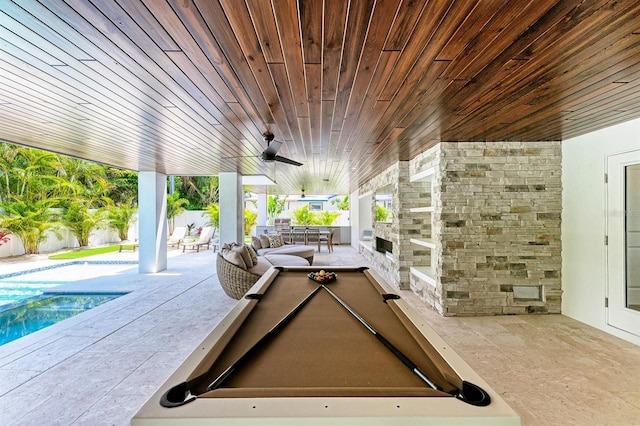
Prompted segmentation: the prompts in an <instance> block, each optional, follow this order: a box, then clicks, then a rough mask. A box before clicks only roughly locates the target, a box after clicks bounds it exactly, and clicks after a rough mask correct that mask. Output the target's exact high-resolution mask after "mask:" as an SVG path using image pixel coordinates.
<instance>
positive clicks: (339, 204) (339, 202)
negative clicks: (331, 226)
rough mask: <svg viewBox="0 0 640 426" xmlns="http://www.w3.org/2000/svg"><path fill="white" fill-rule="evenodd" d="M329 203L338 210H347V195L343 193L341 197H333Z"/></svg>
mask: <svg viewBox="0 0 640 426" xmlns="http://www.w3.org/2000/svg"><path fill="white" fill-rule="evenodd" d="M331 204H333V205H334V206H336V208H337V209H338V210H349V196H348V195H345V196H344V198H343V199H339V198H334V199H333V200H331Z"/></svg>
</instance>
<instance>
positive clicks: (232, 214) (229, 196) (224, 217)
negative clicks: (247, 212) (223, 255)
mask: <svg viewBox="0 0 640 426" xmlns="http://www.w3.org/2000/svg"><path fill="white" fill-rule="evenodd" d="M218 191H219V197H220V246H222V245H223V244H226V243H232V242H239V243H242V240H243V238H244V235H243V234H244V230H243V221H244V208H243V207H244V206H243V204H242V203H243V191H242V175H241V174H240V173H236V172H225V173H220V179H219V189H218Z"/></svg>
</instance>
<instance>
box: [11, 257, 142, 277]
mask: <svg viewBox="0 0 640 426" xmlns="http://www.w3.org/2000/svg"><path fill="white" fill-rule="evenodd" d="M137 264H138V261H137V260H70V261H68V262H63V263H56V264H54V265H47V266H39V267H37V268H33V269H25V270H22V271H15V272H9V273H7V274H2V275H0V280H3V279H5V278H13V277H17V276H20V275H26V274H33V273H35V272H42V271H47V270H49V269H55V268H63V267H65V266H73V265H137Z"/></svg>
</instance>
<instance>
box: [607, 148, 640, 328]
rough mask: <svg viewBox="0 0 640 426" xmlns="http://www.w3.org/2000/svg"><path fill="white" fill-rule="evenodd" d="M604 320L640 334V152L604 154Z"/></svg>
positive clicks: (614, 325)
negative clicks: (606, 177)
mask: <svg viewBox="0 0 640 426" xmlns="http://www.w3.org/2000/svg"><path fill="white" fill-rule="evenodd" d="M607 176H608V179H607V194H606V196H607V212H606V214H607V236H608V245H607V297H608V309H607V323H608V324H609V325H611V326H613V327H616V328H620V329H622V330H625V331H627V332H629V333H632V334H635V335H637V336H640V151H632V152H627V153H623V154H617V155H611V156H608V157H607Z"/></svg>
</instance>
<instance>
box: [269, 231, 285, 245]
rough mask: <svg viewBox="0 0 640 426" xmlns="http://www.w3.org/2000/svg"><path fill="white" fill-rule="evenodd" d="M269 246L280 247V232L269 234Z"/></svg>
mask: <svg viewBox="0 0 640 426" xmlns="http://www.w3.org/2000/svg"><path fill="white" fill-rule="evenodd" d="M269 247H272V248H276V247H282V239H281V238H280V234H269Z"/></svg>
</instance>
